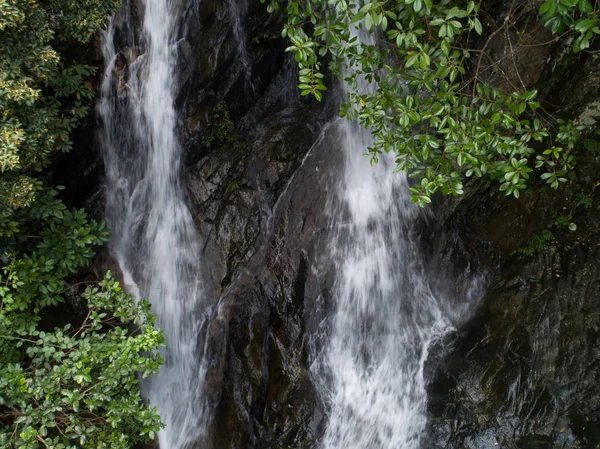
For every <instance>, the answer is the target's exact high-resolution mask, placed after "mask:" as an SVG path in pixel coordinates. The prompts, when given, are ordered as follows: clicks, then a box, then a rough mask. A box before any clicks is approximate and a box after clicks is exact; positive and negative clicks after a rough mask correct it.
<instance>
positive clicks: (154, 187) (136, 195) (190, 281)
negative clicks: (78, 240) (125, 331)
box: [99, 0, 205, 449]
mask: <svg viewBox="0 0 600 449" xmlns="http://www.w3.org/2000/svg"><path fill="white" fill-rule="evenodd" d="M174 3H175V2H174V1H172V0H150V1H147V2H146V3H145V6H144V16H143V28H142V29H141V31H140V42H135V41H134V39H133V38H132V37H131V36H130V42H129V47H128V53H127V55H125V57H128V58H129V60H128V61H127V62H126V63H125V64H123V63H122V62H119V56H121V57H123V56H124V55H123V54H121V55H118V54H117V53H116V51H115V43H114V40H115V39H114V34H115V30H114V26H113V24H111V25H110V27H109V29H108V31H107V32H106V33H105V35H104V40H103V51H104V58H105V61H106V66H107V68H106V72H105V76H104V80H103V85H102V103H101V105H100V107H99V109H100V115H101V116H102V118H103V121H104V134H103V136H102V140H103V148H104V152H105V165H106V177H107V179H106V186H107V191H106V197H107V206H106V217H107V221H108V224H109V226H110V228H111V230H112V233H113V234H112V235H113V237H112V242H111V249H112V252H113V254H114V256H115V258H116V260H117V262H118V264H119V267H120V269H121V270H122V274H123V279H124V281H125V283H126V286H127V288H128V290H129V291H130V292H131V293H133V294H135V295H136V296H137V297H138V298H148V299H149V301H150V302H151V303H152V308H153V311H154V312H155V313H156V314H157V316H158V322H157V324H158V326H159V327H160V328H162V329H163V331H164V333H165V335H166V338H167V345H168V346H167V349H166V351H165V353H164V357H165V364H164V366H163V367H162V368H161V370H160V374H159V375H158V376H157V377H155V378H152V379H148V380H146V381H145V383H144V385H143V391H144V393H145V395H146V396H147V398H148V399H149V401H150V403H151V404H152V405H155V406H157V407H158V411H159V413H160V415H161V417H162V421H163V423H165V425H166V427H165V429H164V430H162V431H161V432H160V433H159V442H160V446H161V447H162V448H165V449H179V448H184V447H186V445H187V444H188V442H192V441H196V440H198V439H199V438H201V435H200V434H201V432H202V429H203V428H204V426H203V425H202V420H203V417H204V410H203V401H202V397H201V396H202V395H201V389H202V386H203V379H204V374H205V367H204V364H203V357H202V354H203V347H202V346H201V344H200V342H199V336H200V334H201V332H200V330H201V327H202V324H203V320H204V316H203V314H202V311H203V310H204V307H203V295H202V289H201V280H200V279H199V278H198V276H199V271H200V270H199V263H200V261H199V260H198V257H199V256H198V255H199V254H200V250H199V248H200V246H199V245H200V239H199V236H198V235H197V234H196V231H195V229H194V224H193V221H192V217H191V215H190V212H189V210H188V208H187V206H186V204H185V202H184V196H183V190H182V185H181V181H180V178H181V176H180V171H181V154H180V153H181V149H180V146H179V143H178V140H177V135H176V112H175V108H174V104H173V92H172V85H173V81H172V80H173V69H174V64H175V58H176V54H177V53H176V45H175V42H174V35H173V34H174V33H173V30H174V29H175V20H176V17H175V14H174V9H175V8H176V6H177V5H176V4H174ZM130 7H131V5H130V4H129V3H128V2H123V4H122V7H121V12H120V13H119V15H120V16H124V17H125V18H124V19H123V17H119V16H117V17H115V18H114V19H113V21H115V20H120V19H122V20H128V15H129V12H128V11H129V10H130Z"/></svg>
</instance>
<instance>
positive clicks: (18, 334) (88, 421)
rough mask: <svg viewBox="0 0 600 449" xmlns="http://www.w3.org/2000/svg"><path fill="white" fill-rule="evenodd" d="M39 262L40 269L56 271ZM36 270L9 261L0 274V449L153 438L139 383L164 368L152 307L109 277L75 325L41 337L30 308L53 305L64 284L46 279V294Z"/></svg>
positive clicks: (126, 444) (153, 424)
mask: <svg viewBox="0 0 600 449" xmlns="http://www.w3.org/2000/svg"><path fill="white" fill-rule="evenodd" d="M42 259H43V262H44V263H45V265H44V268H42V270H43V271H45V272H48V271H52V269H53V268H54V269H55V270H56V269H58V270H60V268H59V267H58V265H59V264H56V263H55V261H52V260H50V259H49V258H48V257H42ZM36 262H38V263H42V260H39V261H36ZM36 262H32V261H13V262H11V263H10V264H9V265H8V266H7V267H5V269H4V273H3V276H0V282H1V285H2V287H0V297H1V298H2V311H1V312H0V323H2V331H1V332H2V333H1V334H0V345H1V346H0V347H1V353H2V357H3V361H4V363H3V364H2V366H1V367H0V404H1V408H0V422H2V426H3V432H2V435H1V436H0V447H3V448H23V449H25V448H37V447H39V445H40V443H41V444H42V445H43V446H44V447H55V448H79V447H84V448H85V447H89V448H124V449H125V448H130V447H132V446H133V445H134V444H135V443H137V442H139V441H144V440H147V439H151V438H153V437H154V432H156V431H157V430H159V428H160V418H159V417H158V415H157V414H156V410H155V409H153V408H148V407H146V405H145V404H144V403H143V401H142V399H141V397H140V391H139V388H138V379H137V373H138V372H139V373H141V375H142V377H146V376H148V375H151V374H155V373H156V372H157V371H158V367H159V365H160V363H161V359H160V356H159V354H158V352H157V348H158V347H159V346H160V345H161V344H162V343H163V337H162V334H161V333H160V332H159V331H158V330H156V329H155V328H154V327H153V323H154V318H153V316H152V314H151V313H150V306H149V304H148V303H146V302H140V304H136V303H135V301H134V300H133V298H132V297H131V296H127V295H125V293H124V292H123V291H122V290H121V288H120V287H119V284H118V283H117V282H115V281H114V279H113V278H112V276H111V275H110V273H108V274H107V276H106V278H105V279H104V280H103V281H102V282H101V284H100V286H99V287H88V288H87V289H86V291H85V292H84V293H83V298H84V299H85V300H86V301H87V306H88V313H87V315H86V317H85V319H84V320H83V322H82V323H81V324H80V325H79V326H76V327H75V328H73V327H72V326H71V325H70V324H69V325H66V326H64V327H61V328H53V329H51V330H46V331H44V330H42V329H43V326H42V324H43V323H41V322H40V315H39V314H35V313H33V314H32V313H30V310H31V309H32V308H33V309H35V308H39V306H40V302H41V301H40V298H43V299H44V300H46V301H47V302H49V303H52V302H55V301H57V296H58V295H60V294H61V293H62V292H63V290H64V289H65V288H67V286H66V284H64V283H60V282H58V281H57V278H56V277H50V279H49V281H48V283H47V284H45V290H47V291H48V293H46V294H45V295H44V294H42V293H40V292H37V291H36V290H39V289H40V288H41V287H38V286H37V285H36V284H37V283H38V281H37V280H36V279H35V278H34V276H32V270H31V269H29V266H28V264H30V263H36ZM38 267H40V265H38ZM48 267H50V268H48ZM42 285H43V284H42ZM32 299H33V300H34V301H32ZM28 312H29V313H28ZM130 322H131V323H134V324H135V326H136V327H135V328H133V327H130V326H129V323H130ZM141 354H147V355H145V356H144V355H141Z"/></svg>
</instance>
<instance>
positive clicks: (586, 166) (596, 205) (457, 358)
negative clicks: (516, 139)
mask: <svg viewBox="0 0 600 449" xmlns="http://www.w3.org/2000/svg"><path fill="white" fill-rule="evenodd" d="M591 60H593V58H590V59H589V60H588V61H587V62H585V65H584V66H587V65H588V64H589V63H590V61H591ZM593 82H595V81H594V78H593V77H592V79H591V80H590V83H593ZM598 95H599V93H598V92H596V93H595V96H594V95H592V94H591V93H590V95H589V97H588V99H587V101H588V102H594V101H597V99H598ZM572 99H573V103H570V104H569V105H570V107H571V108H570V109H568V108H567V105H565V110H573V111H576V110H581V106H582V105H583V104H584V103H582V102H581V101H580V100H582V99H581V98H580V97H579V96H573V97H572ZM594 141H595V142H596V144H597V140H593V139H592V140H588V141H584V142H582V144H581V147H580V149H579V151H578V157H579V160H578V165H577V167H576V170H575V172H574V176H573V180H572V182H571V183H570V184H567V186H566V187H564V188H563V189H562V190H560V191H558V192H554V191H549V190H548V189H546V188H545V187H543V186H535V185H534V186H533V188H532V189H531V191H530V192H529V193H527V194H526V195H523V196H522V197H521V198H520V199H519V200H518V201H515V200H514V199H509V198H503V197H502V196H499V195H498V193H496V192H495V186H491V187H489V188H481V187H480V188H476V187H475V188H473V193H471V195H470V196H467V197H466V198H463V199H462V200H461V202H460V203H459V204H458V205H456V204H455V205H453V206H449V205H448V204H446V205H445V208H444V207H442V208H440V211H439V212H440V213H439V216H438V218H439V220H440V221H438V222H437V223H436V226H439V230H438V231H437V232H438V237H437V238H436V239H435V241H434V242H433V244H432V246H433V250H432V253H433V254H437V255H438V256H439V258H440V260H441V261H442V262H441V264H444V263H446V264H450V265H451V266H452V267H453V268H452V270H453V272H454V275H455V276H456V278H455V279H457V280H458V281H459V282H458V283H457V287H456V288H457V290H460V287H461V284H460V279H461V276H460V273H461V272H468V271H472V270H480V271H483V272H486V273H487V276H488V279H489V289H488V293H487V294H486V295H485V296H484V297H483V299H482V303H481V306H480V308H479V309H478V310H476V311H475V312H474V315H473V316H472V318H471V319H470V321H469V322H468V323H466V324H465V325H463V326H461V327H460V328H459V331H458V332H457V333H456V334H455V335H454V336H453V338H452V339H451V341H450V342H449V345H450V346H449V349H447V350H446V352H445V356H444V355H442V356H441V360H442V362H441V363H440V364H439V365H438V367H437V369H435V370H434V374H433V375H432V380H431V383H430V385H429V392H430V402H429V413H430V422H429V429H428V437H427V440H426V443H425V446H424V447H428V448H438V447H439V448H442V447H443V448H456V449H459V448H469V449H483V448H489V447H503V448H507V449H508V448H510V449H537V448H563V447H573V448H581V449H587V448H596V447H597V445H598V444H599V443H600V388H599V385H600V366H599V365H598V360H600V341H599V339H598V337H599V336H600V308H599V305H600V289H599V286H600V269H599V268H598V260H600V259H599V258H600V249H599V246H598V242H599V241H600V201H599V196H598V191H597V180H598V173H600V154H599V153H598V151H597V149H595V148H597V147H595V146H594V145H592V144H591V143H590V142H594ZM586 142H588V143H586ZM578 198H579V199H578ZM557 217H558V218H557ZM561 217H563V218H562V219H563V221H564V223H563V224H562V225H560V226H559V225H556V224H555V225H553V226H552V227H551V228H550V232H551V234H550V238H549V239H548V240H547V241H546V242H545V243H544V244H542V245H534V244H533V243H532V242H534V241H535V238H536V236H539V235H541V233H542V232H544V230H546V229H547V228H548V226H549V225H551V224H552V222H553V221H554V223H557V222H559V223H560V220H561ZM573 225H574V227H573ZM569 226H572V227H573V229H574V230H569ZM546 232H548V231H546ZM469 236H470V239H469ZM532 238H533V240H532ZM436 245H437V246H436ZM523 247H526V248H529V251H528V252H525V253H523V252H522V251H521V252H519V251H518V250H519V249H520V248H523ZM438 357H440V356H438ZM438 360H439V359H438Z"/></svg>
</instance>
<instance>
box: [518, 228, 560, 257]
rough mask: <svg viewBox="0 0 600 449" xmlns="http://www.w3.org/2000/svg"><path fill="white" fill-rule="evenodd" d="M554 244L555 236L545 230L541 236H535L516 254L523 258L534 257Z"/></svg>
mask: <svg viewBox="0 0 600 449" xmlns="http://www.w3.org/2000/svg"><path fill="white" fill-rule="evenodd" d="M552 242H554V235H553V234H552V232H551V231H550V230H548V229H544V230H543V231H542V232H540V233H539V234H533V235H532V236H531V238H530V239H529V241H528V242H527V244H526V245H524V246H522V247H521V248H518V249H516V250H515V251H514V253H517V254H521V255H523V256H533V255H534V254H538V253H539V252H541V251H543V250H544V249H545V248H546V247H548V245H550V244H551V243H552Z"/></svg>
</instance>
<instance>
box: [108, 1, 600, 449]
mask: <svg viewBox="0 0 600 449" xmlns="http://www.w3.org/2000/svg"><path fill="white" fill-rule="evenodd" d="M231 1H232V2H235V5H237V6H238V10H236V11H237V12H236V13H238V16H235V15H232V8H231V5H232V4H233V3H231V2H228V1H224V0H219V1H217V0H202V1H196V0H185V1H182V2H181V4H180V6H179V7H180V8H181V17H182V20H181V23H180V24H179V26H178V29H177V35H178V37H179V41H178V42H179V44H178V45H179V47H178V63H177V64H178V66H177V68H176V73H177V76H178V78H177V80H175V86H174V89H175V91H176V92H177V95H176V97H177V100H176V102H177V110H178V111H179V113H180V117H179V119H180V124H179V125H180V126H179V129H181V133H180V140H181V144H182V147H183V151H184V153H185V156H186V165H185V168H184V173H183V176H184V179H185V184H186V189H187V195H188V204H189V205H190V209H191V211H192V214H193V217H194V220H195V223H196V225H197V228H198V231H199V234H200V235H201V236H202V238H203V242H202V244H203V245H202V248H203V249H202V259H203V260H204V261H205V262H204V264H203V268H202V269H203V273H202V279H203V283H204V284H205V289H206V294H207V295H209V297H211V298H214V303H213V304H212V312H213V317H212V320H211V321H210V324H209V325H208V328H207V329H206V335H207V337H206V338H205V351H206V354H207V355H206V359H207V360H210V361H211V362H210V367H209V370H208V374H207V381H206V385H205V397H206V398H207V400H208V405H209V409H210V410H212V411H213V412H212V416H211V419H210V420H209V421H210V428H209V429H208V441H207V442H206V444H203V445H202V447H203V448H215V449H221V448H242V447H244V448H265V449H266V448H269V449H271V448H273V449H288V448H289V447H293V448H304V447H310V446H311V445H312V444H314V441H316V440H317V439H318V438H319V436H320V434H321V432H322V426H323V424H324V422H325V418H324V417H325V410H324V406H323V404H322V403H321V402H320V399H319V398H318V395H317V393H316V392H315V390H314V386H313V384H312V382H311V379H310V375H309V372H308V364H309V361H308V347H309V345H312V344H318V342H315V341H309V338H311V336H315V335H317V334H318V329H319V326H320V323H321V322H322V321H323V320H324V318H325V317H326V316H327V314H328V312H329V311H330V310H331V303H330V293H329V291H330V289H331V286H332V284H333V280H334V278H335V273H334V271H333V267H332V266H331V263H330V262H329V261H328V260H326V258H324V256H319V255H322V254H323V253H324V251H323V248H324V247H325V245H326V242H327V241H328V238H327V228H328V216H327V213H326V211H327V207H328V205H327V204H326V203H325V201H326V195H325V194H324V193H325V192H326V191H327V190H328V189H330V188H331V186H332V185H334V183H335V180H336V176H337V175H338V174H339V172H340V169H339V167H340V164H341V160H340V157H341V156H340V153H339V152H337V151H336V145H335V142H336V139H337V136H336V135H335V131H334V130H333V127H332V130H331V131H330V132H325V133H321V131H322V126H323V124H324V123H326V122H327V121H328V120H329V119H330V118H331V117H333V115H334V110H335V104H333V102H331V103H330V104H328V105H325V106H324V107H323V105H319V104H317V103H314V102H310V101H301V100H300V99H299V98H298V97H297V93H296V90H295V84H296V82H295V73H294V71H293V63H289V61H288V60H287V59H286V57H285V54H284V52H283V45H282V42H281V41H280V39H279V38H278V37H277V36H278V34H279V29H280V27H281V23H278V22H277V20H278V18H277V17H271V16H270V15H268V14H267V13H266V10H265V8H264V5H261V4H260V2H259V1H258V0H248V1H247V2H244V1H240V0H231ZM141 8H142V3H141V2H137V1H132V2H131V4H130V11H131V13H130V16H129V19H128V21H124V22H123V23H121V24H120V25H119V30H118V33H117V34H118V36H119V42H121V43H122V50H121V55H120V56H119V58H120V62H119V64H120V66H121V67H122V70H126V67H127V63H128V62H130V61H131V60H133V59H135V57H137V55H134V54H133V53H132V50H130V47H129V45H130V44H129V42H131V39H134V40H135V36H136V33H137V30H136V28H137V27H139V23H140V22H139V17H140V16H141V14H142V11H141ZM236 24H237V25H236ZM238 25H240V26H239V27H238V28H236V27H237V26H238ZM522 25H523V26H524V27H529V28H527V33H525V34H519V35H517V34H515V33H514V29H513V28H510V29H507V33H503V34H498V35H496V36H494V38H493V39H492V40H490V43H489V44H488V46H489V50H490V52H491V53H492V54H494V55H498V57H497V58H496V59H497V60H498V61H500V62H499V65H497V66H495V67H491V66H489V65H487V66H486V65H484V66H482V70H483V73H484V75H485V77H487V78H488V79H490V80H494V79H495V78H494V77H495V76H496V74H497V73H496V70H499V71H503V72H508V73H511V74H513V75H514V74H516V72H515V70H514V66H515V65H516V66H517V67H520V68H523V66H524V65H526V63H531V62H532V61H533V62H535V65H534V66H533V69H531V70H529V71H526V72H520V73H522V76H521V78H522V79H521V80H519V79H518V78H515V77H511V78H509V79H508V81H507V80H506V79H504V81H505V82H509V83H511V84H515V85H517V84H520V83H521V81H523V84H525V85H526V87H528V88H530V87H533V86H535V85H537V84H539V83H540V82H541V81H542V80H544V79H546V78H544V77H542V76H541V75H540V74H541V73H548V72H549V70H548V66H547V64H549V63H548V62H547V61H548V57H549V55H550V54H551V53H553V52H555V50H556V49H554V48H542V46H538V45H537V44H536V43H539V42H542V41H543V40H544V39H546V36H545V35H544V33H545V31H544V30H543V29H540V28H539V27H538V26H537V25H535V24H527V23H523V24H522ZM481 45H485V42H482V43H481ZM241 46H243V51H241V50H240V48H241ZM511 47H512V48H511ZM507 52H508V53H507ZM502 55H505V56H502ZM506 55H508V56H506ZM591 59H592V58H590V60H591ZM502 64H506V65H502ZM587 64H588V62H586V67H588V65H587ZM589 64H592V65H591V67H592V68H588V69H589V70H588V69H586V70H588V71H589V72H590V73H600V71H596V72H594V69H593V67H595V66H594V65H593V61H592V62H589ZM531 67H532V66H530V68H531ZM519 70H521V69H519ZM550 72H551V70H550ZM482 76H483V75H482ZM581 76H584V75H581ZM585 80H586V81H582V83H584V85H585V86H587V87H586V90H585V92H586V94H585V95H583V94H581V95H580V94H577V95H571V96H569V97H568V98H570V99H571V100H572V101H571V102H569V101H568V98H566V97H565V102H563V103H559V106H560V108H561V110H565V111H581V110H585V104H586V102H587V101H590V99H591V98H593V95H592V94H593V92H594V86H596V84H594V83H597V77H595V76H591V77H587V78H585ZM596 92H597V89H596ZM220 102H224V103H225V104H226V105H227V111H228V118H229V120H231V122H232V123H233V126H234V131H233V132H231V133H230V134H229V135H228V136H227V137H228V138H227V139H226V140H225V141H224V142H221V143H218V144H215V145H207V144H206V139H205V138H204V137H205V135H206V133H207V132H208V130H209V129H210V128H211V120H214V117H215V113H214V111H215V106H216V105H217V104H218V103H220ZM319 136H322V137H321V140H318V139H319ZM365 163H366V162H365ZM584 166H585V167H587V171H585V172H580V173H579V176H580V177H581V179H586V180H587V181H586V183H587V184H586V185H592V184H593V183H594V182H595V180H596V179H597V170H598V167H600V163H598V161H597V160H596V159H594V158H591V159H589V160H588V161H587V162H584ZM594 167H595V168H594ZM590 170H591V171H590ZM594 170H596V171H595V172H594ZM574 194H575V192H563V193H562V195H563V198H562V199H552V200H548V195H547V194H546V193H544V192H543V190H542V189H534V191H533V193H532V194H531V195H524V196H522V198H520V199H519V200H518V201H515V200H512V199H507V198H505V197H504V196H503V195H502V194H499V193H497V192H496V187H495V186H492V187H491V188H485V187H483V186H475V187H474V188H472V189H470V191H469V194H468V195H467V196H466V197H465V198H463V199H461V200H460V201H459V202H453V203H450V202H444V203H443V204H442V205H441V206H440V207H439V208H438V210H437V218H436V219H435V220H431V221H429V222H428V223H423V224H421V225H420V226H417V228H420V229H421V237H422V238H423V242H424V243H423V250H424V251H425V252H427V253H428V254H429V255H430V263H429V265H430V271H431V272H433V273H444V276H442V277H441V278H440V281H439V286H438V288H440V289H444V290H446V291H447V290H450V291H454V293H455V295H456V297H457V298H461V297H462V296H464V295H466V294H476V293H477V292H475V293H473V292H471V293H469V292H468V291H467V290H468V288H469V287H468V284H469V282H470V280H471V279H472V278H473V276H475V275H478V274H482V273H485V275H486V276H487V279H488V286H489V293H488V294H487V295H486V296H485V298H484V299H483V300H482V305H481V308H480V309H479V310H477V311H475V312H474V315H473V317H472V319H471V320H470V322H469V323H467V324H465V325H464V326H462V325H461V327H460V328H459V331H458V333H457V334H456V335H455V336H453V337H452V338H451V339H450V341H449V342H448V343H449V344H450V347H449V349H447V350H445V351H444V353H443V354H438V357H437V358H436V359H435V362H437V361H440V364H439V366H437V367H436V366H435V364H434V363H432V365H431V367H430V370H431V373H432V382H431V385H430V394H431V401H430V409H429V412H430V418H431V419H430V426H429V429H428V438H427V440H426V442H425V443H424V447H426V448H436V447H439V448H442V447H449V448H456V449H459V448H473V449H480V448H481V449H483V448H490V447H496V446H498V447H505V448H515V449H535V448H553V447H556V448H558V447H564V446H565V445H566V446H569V445H570V446H572V447H578V448H581V449H583V448H588V447H595V444H597V443H600V436H599V435H598V429H600V397H599V392H598V391H599V388H598V385H600V378H599V371H598V370H599V368H598V366H597V361H598V360H599V359H600V353H599V351H600V349H599V346H598V332H600V331H599V326H600V307H598V305H599V300H598V291H599V289H598V287H599V285H598V284H599V283H600V281H599V279H600V271H599V269H598V267H597V260H600V259H599V256H600V250H598V247H597V242H598V241H599V240H598V238H599V237H600V231H599V230H598V223H600V211H598V202H597V201H596V202H595V203H594V207H593V208H591V209H589V210H586V211H585V212H584V213H582V216H578V217H576V218H577V220H576V222H577V226H578V230H577V233H569V232H567V231H565V232H563V233H562V234H561V235H560V236H559V237H557V240H556V242H555V243H553V244H552V246H551V248H550V249H548V251H546V252H542V253H539V254H537V255H534V256H530V257H525V256H519V255H511V252H512V251H514V250H515V249H517V248H519V247H520V246H522V245H524V244H526V243H527V242H528V240H529V239H530V237H531V236H532V235H533V234H535V233H539V232H540V231H541V230H543V229H544V228H545V227H546V226H547V225H548V223H549V222H550V220H551V219H552V215H553V212H554V211H555V210H556V208H558V207H559V205H561V204H563V203H564V204H567V203H568V201H569V200H568V198H567V199H566V197H567V196H569V197H571V198H572V197H573V195H574ZM594 199H597V196H596V197H594ZM432 235H433V236H434V237H433V238H432V237H431V236H432ZM202 338H203V339H204V337H202ZM595 363H596V364H595ZM496 443H498V445H496Z"/></svg>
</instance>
